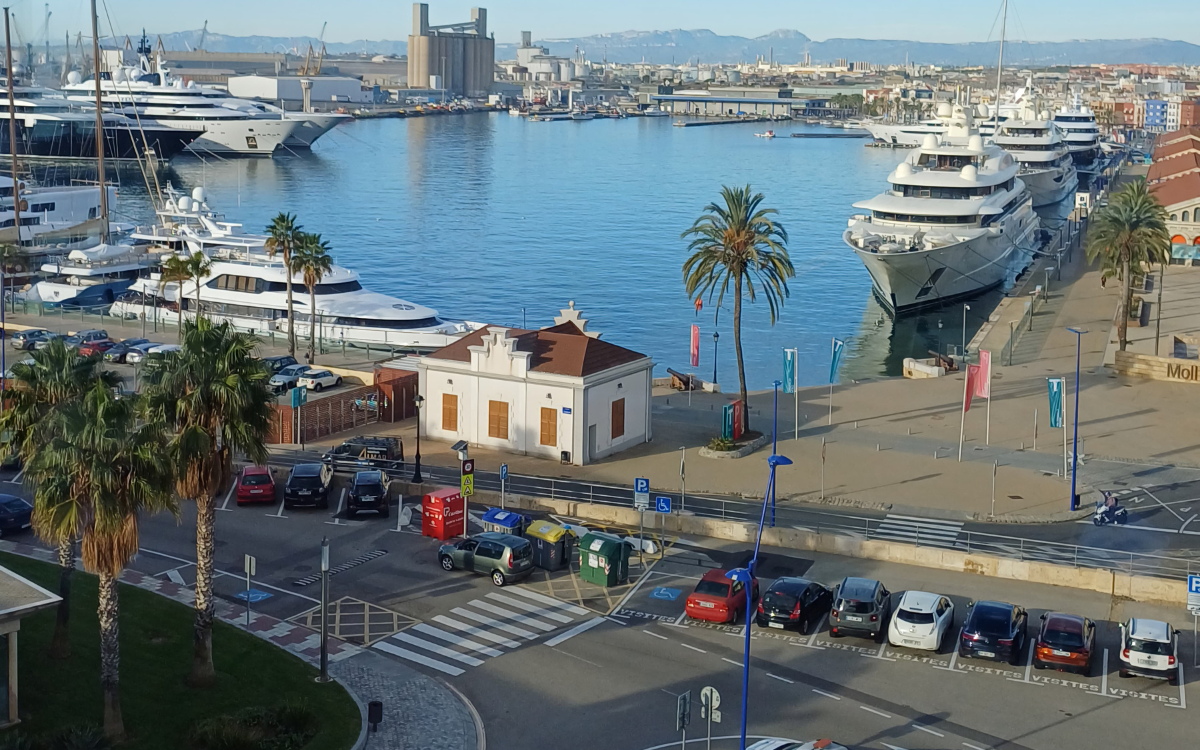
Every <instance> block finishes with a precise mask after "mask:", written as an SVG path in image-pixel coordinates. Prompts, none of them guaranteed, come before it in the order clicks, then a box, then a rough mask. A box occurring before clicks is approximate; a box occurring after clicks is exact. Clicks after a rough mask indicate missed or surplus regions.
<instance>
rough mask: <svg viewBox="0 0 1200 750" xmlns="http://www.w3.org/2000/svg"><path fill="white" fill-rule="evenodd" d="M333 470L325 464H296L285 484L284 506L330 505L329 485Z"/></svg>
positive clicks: (326, 506) (321, 506)
mask: <svg viewBox="0 0 1200 750" xmlns="http://www.w3.org/2000/svg"><path fill="white" fill-rule="evenodd" d="M332 481H333V471H332V470H330V468H329V467H328V466H325V465H324V464H296V465H295V466H293V467H292V473H291V474H288V480H287V484H285V485H284V486H283V507H285V508H295V507H296V506H298V505H311V506H316V507H318V508H328V507H329V485H330V483H331V482H332Z"/></svg>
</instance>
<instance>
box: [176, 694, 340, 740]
mask: <svg viewBox="0 0 1200 750" xmlns="http://www.w3.org/2000/svg"><path fill="white" fill-rule="evenodd" d="M318 724H319V722H318V721H317V715H316V713H315V712H314V711H313V710H312V709H311V708H310V707H309V706H308V704H306V703H304V702H302V701H291V702H288V703H284V704H282V705H279V706H273V707H270V708H267V707H263V706H251V707H249V708H244V709H242V710H241V711H237V712H235V713H232V714H225V715H222V716H213V717H211V718H208V719H204V720H202V721H199V722H197V723H196V725H195V727H194V728H193V729H192V734H191V743H192V747H194V748H195V749H196V750H300V748H303V747H304V746H305V745H307V744H308V743H309V741H310V740H311V739H312V738H313V737H315V736H316V734H317V731H318V730H319V729H320V727H319V726H318Z"/></svg>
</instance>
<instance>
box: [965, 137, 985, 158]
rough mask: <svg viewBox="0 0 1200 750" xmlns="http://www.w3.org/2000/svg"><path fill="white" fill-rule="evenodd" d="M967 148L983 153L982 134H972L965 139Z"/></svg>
mask: <svg viewBox="0 0 1200 750" xmlns="http://www.w3.org/2000/svg"><path fill="white" fill-rule="evenodd" d="M967 150H968V151H972V152H974V153H977V154H982V153H983V136H981V135H973V136H971V137H970V138H968V139H967Z"/></svg>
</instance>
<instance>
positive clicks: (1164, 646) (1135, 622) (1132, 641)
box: [1117, 617, 1179, 685]
mask: <svg viewBox="0 0 1200 750" xmlns="http://www.w3.org/2000/svg"><path fill="white" fill-rule="evenodd" d="M1178 655H1179V631H1178V630H1174V629H1173V628H1172V627H1171V626H1170V624H1168V623H1165V622H1163V621H1162V620H1144V619H1142V618H1140V617H1135V618H1133V619H1131V620H1130V621H1129V622H1126V623H1124V624H1122V625H1121V651H1120V659H1121V661H1120V669H1119V670H1118V672H1117V674H1119V675H1121V676H1122V677H1131V676H1133V675H1137V676H1138V677H1151V678H1153V679H1156V680H1166V681H1167V682H1168V683H1170V684H1171V685H1178V684H1179V660H1178V658H1177V657H1178Z"/></svg>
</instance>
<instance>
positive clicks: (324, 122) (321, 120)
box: [283, 114, 353, 148]
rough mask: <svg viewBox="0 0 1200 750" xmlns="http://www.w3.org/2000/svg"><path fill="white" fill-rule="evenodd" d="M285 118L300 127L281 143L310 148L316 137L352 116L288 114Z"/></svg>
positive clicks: (293, 146) (290, 146)
mask: <svg viewBox="0 0 1200 750" xmlns="http://www.w3.org/2000/svg"><path fill="white" fill-rule="evenodd" d="M287 119H288V120H294V121H295V122H298V123H300V127H298V128H296V130H295V131H293V132H292V134H291V135H289V136H288V137H287V138H286V139H285V140H284V142H283V145H284V146H287V147H288V148H312V145H313V142H314V141H316V140H317V139H318V138H320V137H321V136H323V135H325V134H326V133H328V132H329V131H330V130H333V129H334V128H336V127H337V126H338V125H341V124H342V123H343V122H346V121H347V120H351V119H353V118H351V117H350V116H349V115H340V114H328V115H326V114H304V115H288V117H287Z"/></svg>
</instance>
